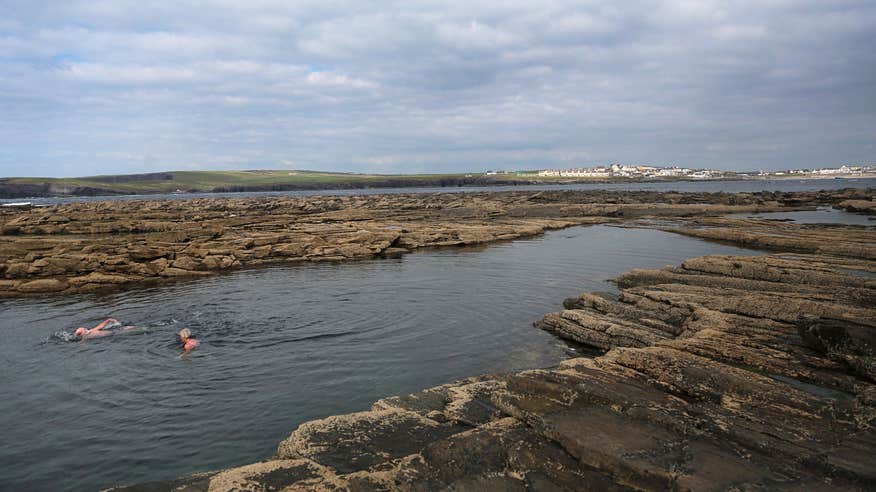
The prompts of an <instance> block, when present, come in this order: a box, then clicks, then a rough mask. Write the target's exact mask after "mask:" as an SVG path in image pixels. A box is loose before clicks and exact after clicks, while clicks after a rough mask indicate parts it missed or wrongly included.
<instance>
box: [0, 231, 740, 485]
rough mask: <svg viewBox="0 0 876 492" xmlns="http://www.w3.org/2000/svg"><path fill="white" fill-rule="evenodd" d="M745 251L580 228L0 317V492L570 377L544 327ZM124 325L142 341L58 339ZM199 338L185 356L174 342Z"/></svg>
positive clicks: (135, 477)
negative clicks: (466, 382)
mask: <svg viewBox="0 0 876 492" xmlns="http://www.w3.org/2000/svg"><path fill="white" fill-rule="evenodd" d="M751 253H752V252H751V251H749V250H743V249H739V248H735V247H730V246H724V245H718V244H713V243H708V242H704V241H701V240H698V239H694V238H688V237H684V236H679V235H673V234H669V233H665V232H660V231H654V230H646V229H623V228H618V227H611V226H594V227H575V228H571V229H565V230H560V231H552V232H549V233H547V234H545V235H543V236H539V237H535V238H532V239H527V240H518V241H514V242H505V243H497V244H492V245H488V246H486V247H481V248H445V249H434V250H428V251H420V252H416V253H413V254H410V255H405V256H403V257H400V258H395V259H381V260H374V261H363V262H355V263H344V264H306V265H295V266H277V267H271V268H261V269H253V270H244V271H238V272H234V273H230V274H226V275H221V276H216V277H211V278H207V279H198V280H189V281H183V282H179V283H174V284H169V285H163V286H160V287H154V288H141V289H137V290H130V291H126V292H119V293H113V294H103V295H95V294H91V295H75V296H66V297H46V298H39V299H36V298H30V299H16V300H4V301H0V334H2V337H3V343H2V344H0V367H2V372H0V394H2V395H3V398H2V400H0V435H2V436H3V446H2V448H0V484H2V487H0V488H4V489H6V488H8V489H9V490H24V489H27V490H58V489H64V490H94V489H98V488H103V487H108V486H111V485H114V484H120V483H137V482H144V481H151V480H160V479H169V478H173V477H176V476H179V475H183V474H189V473H193V472H197V471H206V470H212V469H217V468H223V467H228V466H233V465H241V464H245V463H250V462H253V461H257V460H259V459H264V458H267V457H269V456H271V455H272V454H273V452H274V451H275V449H276V446H277V444H278V443H279V441H280V440H282V439H283V438H285V437H286V436H288V435H289V433H290V432H291V431H292V430H293V429H294V428H295V427H296V426H297V425H298V424H300V423H302V422H305V421H307V420H312V419H315V418H321V417H325V416H328V415H333V414H339V413H347V412H353V411H358V410H365V409H367V408H369V406H370V405H371V403H372V402H373V401H375V400H377V399H379V398H382V397H386V396H390V395H397V394H406V393H410V392H414V391H417V390H420V389H424V388H428V387H430V386H435V385H439V384H443V383H447V382H450V381H453V380H454V379H458V378H462V377H466V376H472V375H477V374H483V373H491V372H505V371H514V370H520V369H527V368H536V367H547V366H553V365H556V364H557V363H558V362H559V361H560V360H561V359H563V358H565V357H568V356H570V355H575V349H574V348H572V347H569V346H568V345H566V344H564V343H562V342H560V341H559V340H557V339H556V338H554V337H553V336H551V335H549V334H547V333H544V332H542V331H540V330H538V329H535V328H533V327H532V323H533V322H534V321H536V320H538V319H539V318H540V317H541V316H542V315H543V314H544V313H546V312H549V311H553V310H558V309H561V303H562V300H563V298H564V297H569V296H575V295H577V294H579V293H581V292H583V291H599V290H602V291H605V290H613V289H614V286H613V284H612V283H610V282H608V280H609V279H612V278H614V277H615V276H617V275H618V274H620V273H623V272H625V271H627V270H629V269H631V268H637V267H643V268H644V267H660V266H663V265H666V264H677V263H679V262H680V261H682V260H684V259H687V258H690V257H695V256H700V255H704V254H751ZM108 316H112V317H115V318H118V319H120V320H121V321H123V322H125V323H129V324H135V325H139V326H142V327H144V328H145V332H144V333H140V334H130V335H119V336H115V337H112V338H106V339H99V340H87V341H84V342H67V341H64V340H63V337H59V336H55V335H54V334H55V333H56V332H59V331H71V330H72V329H74V328H75V327H76V326H80V325H88V326H93V325H94V324H96V323H97V322H99V321H101V320H102V319H104V318H106V317H108ZM182 327H189V328H191V329H193V330H194V331H195V332H196V334H197V336H198V338H200V339H201V340H202V345H201V347H200V348H199V349H198V350H197V351H196V352H194V353H193V354H191V355H189V356H185V357H181V356H180V352H181V351H180V347H179V346H178V345H177V344H176V343H175V336H174V335H175V333H176V332H177V331H178V330H179V329H180V328H182Z"/></svg>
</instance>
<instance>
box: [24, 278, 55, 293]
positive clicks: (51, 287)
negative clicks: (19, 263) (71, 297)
mask: <svg viewBox="0 0 876 492" xmlns="http://www.w3.org/2000/svg"><path fill="white" fill-rule="evenodd" d="M66 288H67V282H64V281H62V280H58V279H55V278H44V279H39V280H31V281H29V282H23V283H20V284H18V285H17V290H18V291H19V292H24V293H28V294H30V293H44V292H60V291H62V290H65V289H66Z"/></svg>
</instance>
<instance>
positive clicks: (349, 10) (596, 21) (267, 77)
mask: <svg viewBox="0 0 876 492" xmlns="http://www.w3.org/2000/svg"><path fill="white" fill-rule="evenodd" d="M0 14H2V15H0V19H2V20H0V112H2V114H3V115H4V116H3V118H2V119H0V175H21V174H45V175H82V174H92V173H98V172H102V173H106V172H129V171H148V170H159V169H177V168H180V169H182V168H185V169H190V168H209V169H216V168H238V169H239V168H259V167H290V166H291V167H308V168H316V169H326V170H330V169H333V170H356V171H379V172H412V171H438V172H441V171H457V170H476V169H486V168H494V167H529V168H534V167H545V166H551V165H588V164H591V163H597V162H605V161H609V160H611V161H614V160H618V161H634V162H650V163H655V164H661V163H664V164H665V163H676V164H682V165H686V166H693V167H699V166H710V167H719V168H728V169H729V168H732V169H743V168H744V169H750V168H785V167H796V166H806V167H810V166H827V165H834V164H840V163H845V162H860V161H873V160H874V159H873V155H874V151H876V138H874V137H876V136H874V132H873V131H872V130H868V129H871V128H874V127H876V89H874V87H876V54H874V50H873V49H872V46H876V28H874V27H873V26H874V25H876V4H873V3H872V2H867V1H853V0H845V1H841V2H816V1H800V2H784V1H777V2H769V3H764V2H755V1H734V2H715V1H708V0H706V1H672V2H655V1H639V2H624V3H617V2H606V1H587V2H572V1H569V2H564V1H557V2H549V3H546V4H545V5H541V2H523V1H511V2H439V1H427V2H418V3H416V5H414V4H413V3H410V2H382V3H380V4H379V5H368V4H363V3H361V2H343V1H328V2H326V1H322V2H317V1H314V2H284V1H279V0H277V1H262V2H232V1H230V0H215V1H213V2H195V1H188V2H187V1H183V2H175V3H173V4H171V3H160V4H157V5H150V4H149V3H144V2H134V1H87V2H86V1H68V2H23V1H15V0H12V1H7V2H6V3H5V7H0Z"/></svg>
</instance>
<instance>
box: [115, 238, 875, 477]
mask: <svg viewBox="0 0 876 492" xmlns="http://www.w3.org/2000/svg"><path fill="white" fill-rule="evenodd" d="M721 224H722V226H721V227H727V228H729V227H730V226H731V223H730V222H721ZM741 226H742V227H748V224H747V223H746V222H745V221H742V222H741ZM789 231H791V232H789ZM807 231H808V232H809V233H813V234H816V235H818V236H819V237H822V238H828V240H830V241H833V242H835V243H838V242H841V240H842V238H843V237H844V235H845V234H846V233H847V232H848V231H852V233H851V234H850V240H851V241H854V242H859V243H861V244H862V245H865V246H867V247H866V248H861V249H853V248H847V249H842V248H837V251H841V252H842V254H841V255H837V256H829V255H824V254H800V253H796V252H785V253H780V254H773V255H765V256H748V257H746V256H706V257H701V258H694V259H691V260H688V261H686V262H684V263H683V264H682V265H680V266H675V267H666V268H664V269H659V270H635V271H632V272H630V273H627V274H625V275H622V276H621V277H620V278H619V279H618V286H619V289H620V291H619V293H618V294H617V295H610V294H583V295H581V297H580V298H577V299H569V300H567V301H566V302H565V306H566V308H567V309H566V310H564V311H562V312H560V313H553V314H548V315H546V316H545V317H544V319H543V320H542V321H540V322H539V323H538V326H539V327H541V328H544V329H546V330H549V331H551V332H554V333H556V334H557V335H558V336H561V337H564V338H568V339H571V340H575V341H577V342H582V343H586V344H589V345H592V346H595V347H599V348H602V349H604V350H606V352H605V353H604V354H603V355H601V356H598V357H595V358H575V359H569V360H566V361H564V362H563V363H561V364H560V366H559V367H557V368H553V369H536V370H530V371H524V372H520V373H516V374H510V375H501V376H482V377H478V378H471V379H468V380H464V381H460V382H457V383H453V384H449V385H444V386H440V387H437V388H432V389H428V390H425V391H422V392H420V393H416V394H413V395H408V396H405V397H393V398H387V399H384V400H381V401H379V402H377V403H375V404H374V406H373V408H372V409H371V410H370V411H367V412H359V413H354V414H349V415H343V416H335V417H329V418H326V419H323V420H316V421H312V422H308V423H305V424H302V425H301V426H300V427H299V428H298V429H297V430H295V431H294V432H293V433H292V435H291V436H290V437H289V438H288V439H286V440H285V441H283V443H281V444H280V446H279V448H278V452H277V455H276V456H275V457H274V458H273V459H272V460H270V461H267V462H264V463H258V464H255V465H249V466H244V467H241V468H235V469H230V470H225V471H223V472H221V473H219V474H214V475H207V476H204V475H199V476H194V477H191V478H189V479H181V481H177V482H174V484H185V486H186V487H189V488H187V489H185V490H232V489H235V488H237V489H239V490H404V491H419V490H440V489H445V490H791V489H793V490H867V489H873V488H874V487H876V430H874V429H876V427H874V424H876V379H874V372H873V369H874V347H876V336H874V333H876V331H874V330H876V305H874V303H873V302H872V300H873V299H874V290H876V285H874V283H873V276H872V273H873V272H874V271H876V262H874V261H873V259H872V255H871V254H870V253H869V252H870V251H872V249H873V247H874V245H876V241H874V240H873V236H872V235H868V234H867V233H866V231H858V230H857V229H855V228H839V229H838V228H824V227H822V228H806V227H802V226H796V228H794V229H789V228H779V229H777V234H779V235H782V236H785V237H791V238H792V239H791V240H790V241H791V242H789V243H787V244H790V245H791V247H790V249H791V250H792V251H798V250H799V248H798V247H794V244H798V243H800V242H802V243H807V244H808V241H809V239H807ZM837 231H839V232H837ZM752 234H758V235H764V236H766V234H767V232H766V231H761V230H759V229H756V228H755V232H753V233H752ZM795 241H796V242H795ZM856 251H857V254H855V252H856ZM186 480H188V481H186ZM153 485H154V484H153ZM170 486H171V484H167V487H168V488H170ZM128 490H148V489H141V488H140V486H134V487H131V488H129V489H128Z"/></svg>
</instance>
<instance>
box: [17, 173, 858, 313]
mask: <svg viewBox="0 0 876 492" xmlns="http://www.w3.org/2000/svg"><path fill="white" fill-rule="evenodd" d="M872 199H873V193H872V191H870V190H841V191H834V192H805V193H770V192H766V193H741V194H727V193H672V192H670V193H656V192H620V193H619V192H604V191H591V192H581V191H578V192H573V191H550V192H538V193H532V192H505V193H470V194H453V193H445V194H409V195H372V196H350V197H331V196H321V197H300V198H294V197H270V198H249V199H246V198H244V199H193V200H163V201H115V202H108V201H102V202H91V203H77V204H70V205H57V206H52V207H47V208H33V209H30V210H3V209H0V296H2V297H10V296H22V295H29V294H45V293H73V292H83V291H90V290H95V289H112V288H119V286H122V285H131V284H142V283H148V282H158V281H168V280H174V279H178V278H181V277H197V276H203V275H211V274H215V273H217V272H221V271H226V270H229V269H233V268H238V267H243V266H254V265H260V264H266V263H276V262H296V261H339V260H351V259H364V258H371V257H375V256H380V255H394V254H399V253H404V252H407V251H410V250H411V249H414V248H420V247H426V246H448V245H463V244H474V243H483V242H489V241H496V240H505V239H514V238H519V237H522V236H528V235H533V234H538V233H541V232H543V231H545V230H547V229H553V228H561V227H567V226H570V225H576V224H596V223H604V222H616V221H620V220H622V219H627V218H636V217H644V216H650V217H680V216H704V215H721V214H726V213H730V212H755V211H761V212H763V211H771V210H788V209H794V208H801V207H804V208H805V207H813V206H816V205H824V204H834V205H835V204H839V203H841V202H842V203H850V202H854V203H858V202H867V201H872Z"/></svg>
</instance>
